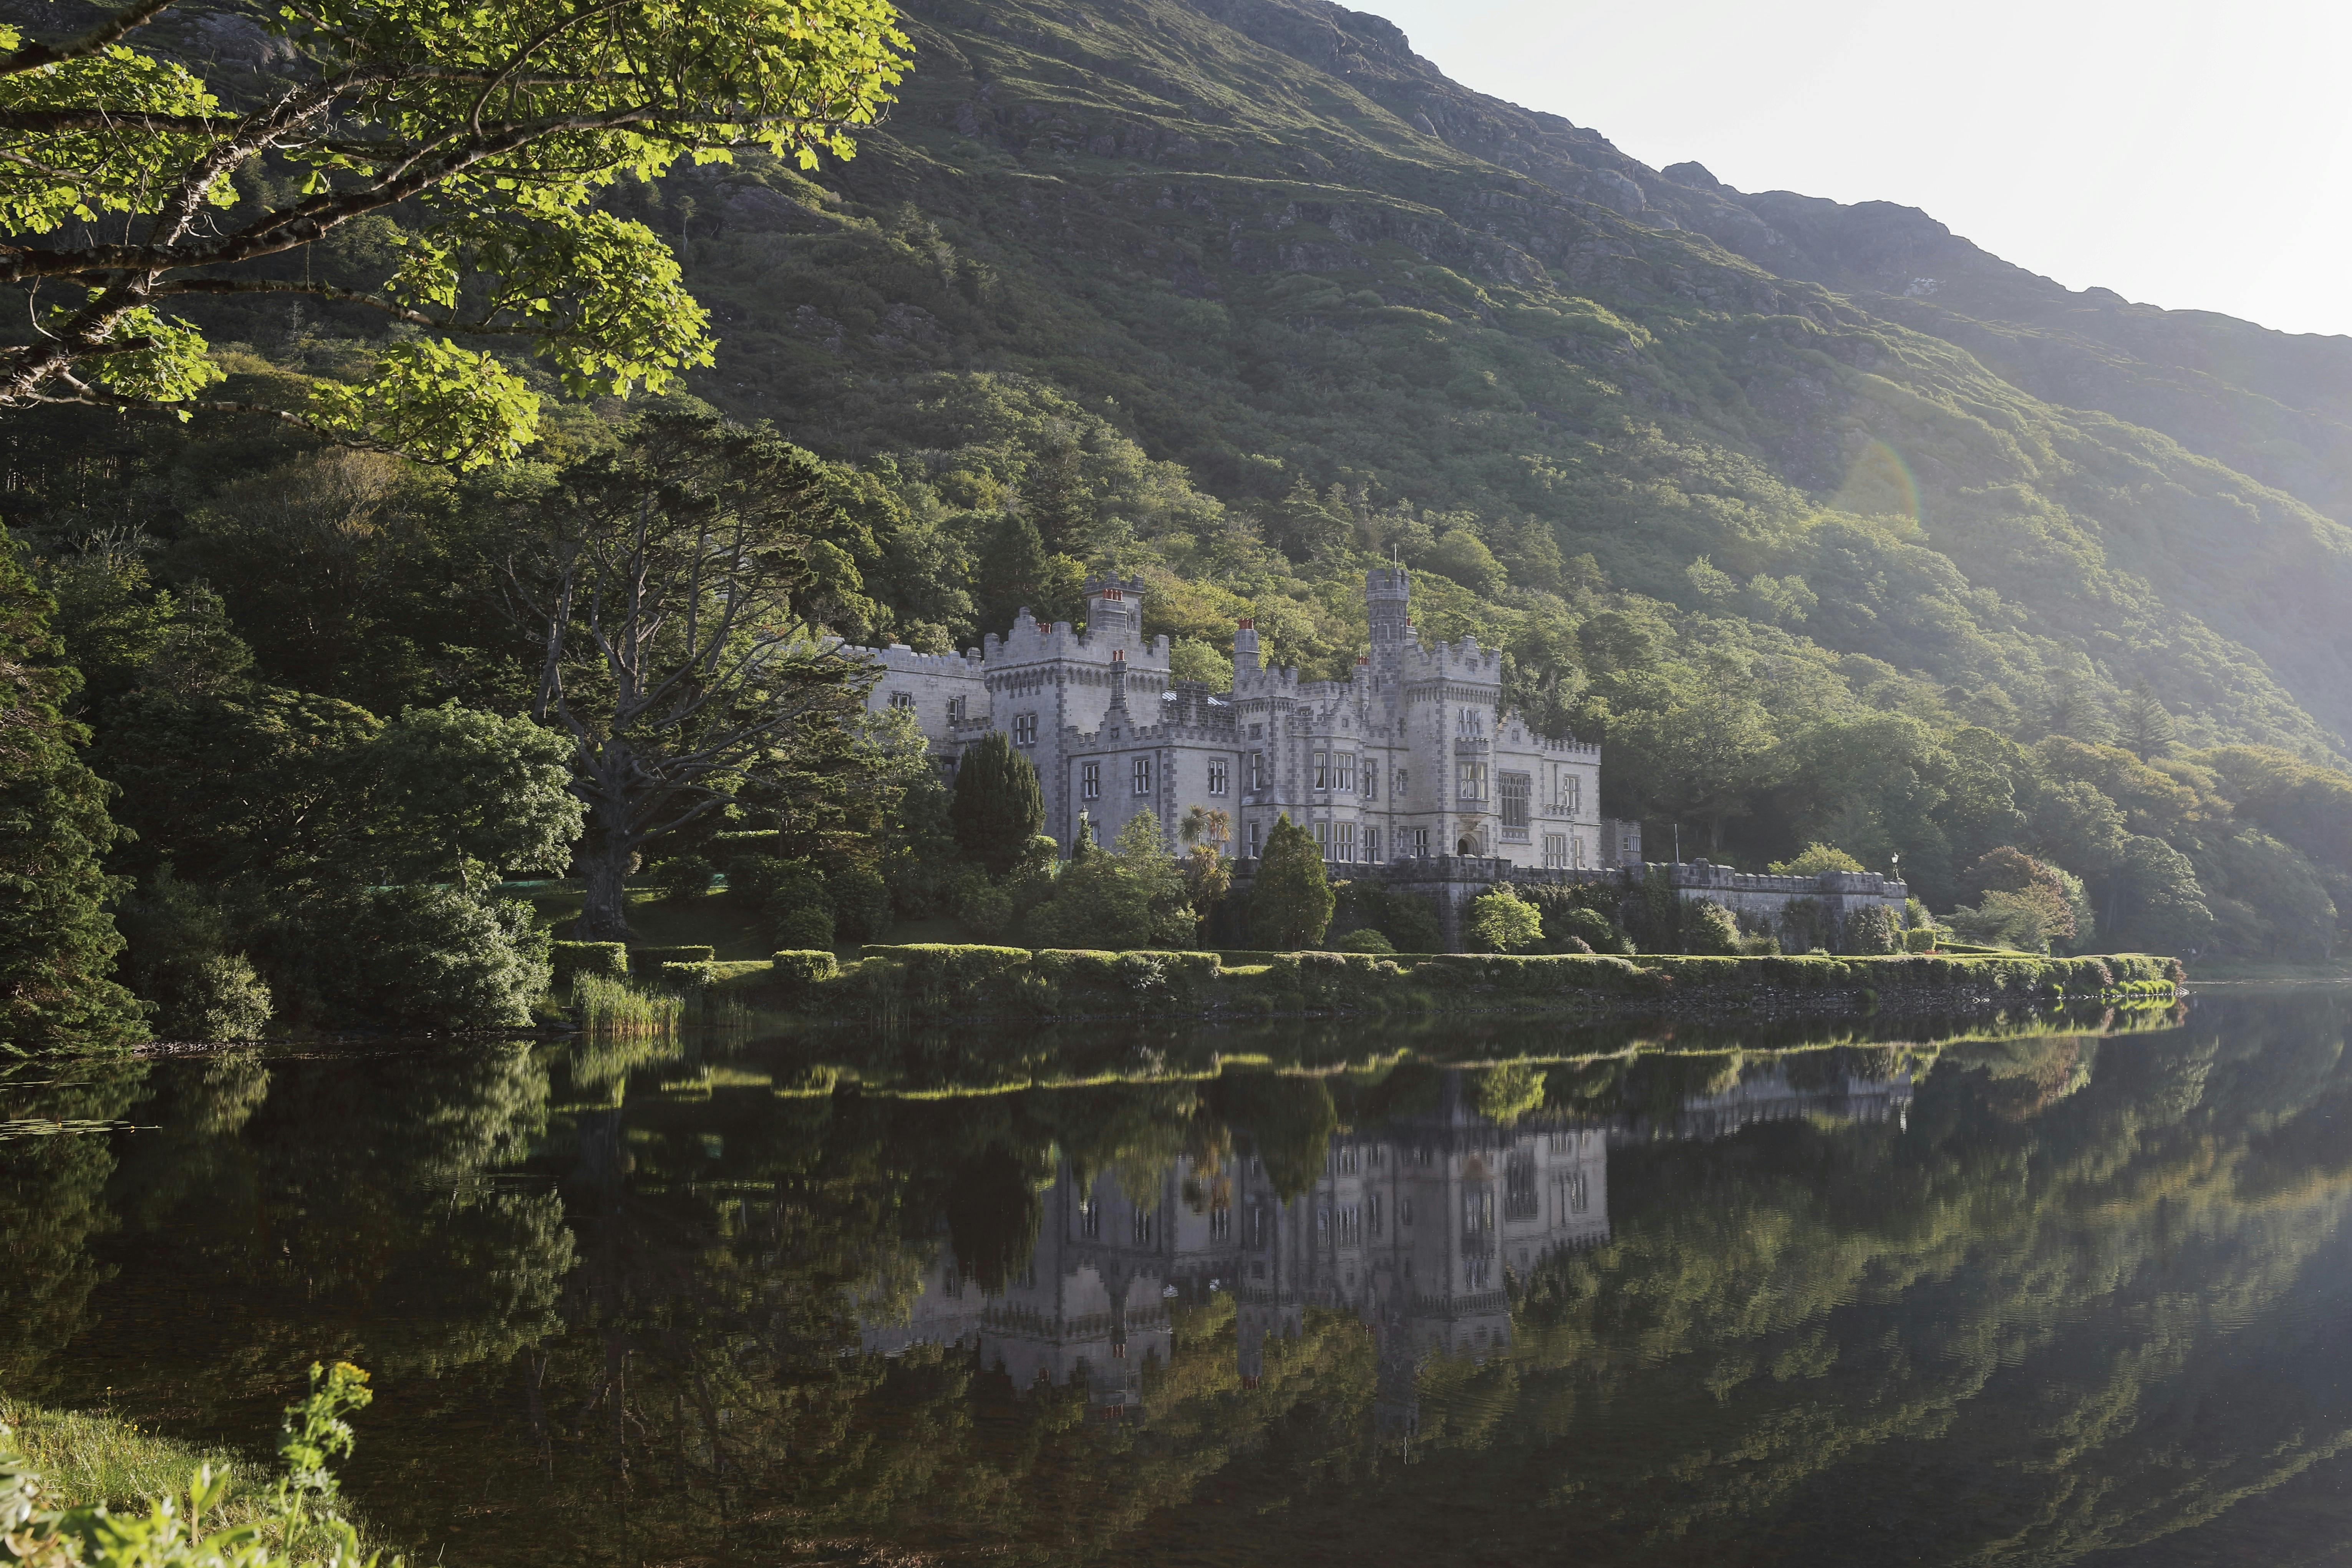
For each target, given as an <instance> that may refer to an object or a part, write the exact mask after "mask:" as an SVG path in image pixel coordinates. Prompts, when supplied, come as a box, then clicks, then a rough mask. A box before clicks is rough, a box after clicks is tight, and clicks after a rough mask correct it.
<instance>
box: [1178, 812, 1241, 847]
mask: <svg viewBox="0 0 2352 1568" xmlns="http://www.w3.org/2000/svg"><path fill="white" fill-rule="evenodd" d="M1233 836H1234V819H1233V818H1232V817H1231V816H1227V815H1226V814H1225V812H1224V810H1223V808H1222V807H1218V806H1209V805H1196V806H1194V807H1193V808H1192V810H1190V811H1188V812H1186V813H1185V814H1184V820H1183V821H1181V822H1180V823H1178V824H1177V825H1176V837H1179V838H1181V839H1182V840H1183V841H1184V842H1185V844H1186V845H1187V846H1191V845H1194V844H1208V845H1212V846H1213V845H1218V844H1223V843H1224V842H1225V841H1226V840H1227V839H1229V838H1231V837H1233Z"/></svg>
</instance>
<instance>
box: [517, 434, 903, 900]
mask: <svg viewBox="0 0 2352 1568" xmlns="http://www.w3.org/2000/svg"><path fill="white" fill-rule="evenodd" d="M519 510H520V519H521V521H520V527H519V529H518V534H517V543H516V545H515V547H514V549H513V551H512V552H511V553H510V554H509V558H508V562H507V567H506V573H505V588H506V602H507V606H508V611H509V614H510V615H511V616H513V617H514V618H515V619H516V620H517V621H518V622H519V623H520V624H521V625H522V626H525V627H526V628H527V629H528V630H529V631H530V633H531V635H532V636H533V637H535V638H537V639H538V640H539V642H540V645H541V648H542V658H541V668H540V679H539V694H538V702H537V716H538V718H539V719H540V721H541V722H542V723H547V724H551V725H554V726H555V727H557V728H558V729H559V730H561V731H563V732H565V733H568V734H569V735H570V736H571V737H572V791H573V793H575V794H576V795H579V796H580V798H581V799H582V800H583V802H584V803H586V805H587V808H588V816H587V824H586V831H585V834H584V836H583V839H582V841H581V846H580V849H579V857H578V858H579V860H580V863H581V869H582V873H583V876H584V877H585V879H586V881H587V889H588V898H587V907H586V910H584V912H583V918H582V921H581V928H580V931H581V935H582V936H583V937H584V938H586V939H588V940H591V941H599V942H619V941H625V940H626V938H627V935H628V915H627V904H626V900H625V895H624V892H623V889H622V884H623V879H624V878H625V877H626V876H627V874H628V869H629V863H630V860H631V858H633V857H634V856H635V854H636V853H637V852H638V850H639V848H640V847H642V846H644V845H645V844H646V842H647V841H648V840H653V839H657V838H659V837H662V836H663V835H665V834H670V833H675V832H677V830H678V829H680V828H682V827H686V826H688V825H690V824H692V823H694V822H696V821H698V819H700V818H702V817H704V816H708V815H709V814H710V813H711V812H713V811H716V810H719V808H721V807H723V806H725V805H728V804H730V802H732V801H733V800H735V799H736V798H737V797H738V795H740V793H741V792H742V790H743V789H744V788H745V787H746V786H747V785H750V784H754V783H756V782H757V781H758V780H759V779H760V777H761V773H762V772H763V771H772V770H774V769H777V768H780V767H782V766H784V765H785V764H787V763H789V761H790V757H789V752H790V751H791V749H792V748H793V746H794V745H795V743H796V741H797V738H798V736H799V734H800V733H801V732H802V731H806V730H808V729H811V728H812V727H814V726H819V725H823V726H838V725H839V724H841V723H842V722H844V721H846V720H847V719H848V718H850V717H851V716H852V715H854V714H856V712H857V711H858V710H860V709H861V708H862V707H863V706H864V702H865V696H866V689H868V688H869V687H870V686H871V685H872V683H873V679H874V676H875V673H876V671H875V669H874V667H873V666H872V665H871V664H869V663H868V662H866V660H865V659H864V658H860V657H858V656H856V655H854V654H852V653H849V652H847V651H846V650H845V648H844V647H842V645H841V644H840V642H839V640H838V639H837V638H834V637H829V636H826V635H824V634H823V633H822V632H821V631H820V630H819V629H818V628H816V627H814V626H812V625H811V623H810V621H809V620H808V618H807V616H805V615H804V614H803V611H802V607H801V606H802V595H804V594H805V593H806V592H807V590H808V589H809V588H810V587H811V585H812V584H813V582H814V580H815V579H817V578H818V577H819V576H820V575H821V568H820V567H819V566H818V565H816V564H813V562H821V561H822V560H823V559H824V556H825V555H826V553H827V548H828V547H827V546H826V544H825V542H824V534H825V533H826V532H827V531H828V530H829V529H831V528H832V527H833V526H834V525H835V523H836V522H837V519H836V518H835V516H834V512H833V502H832V500H830V499H829V495H828V492H827V489H826V486H825V481H824V471H823V469H822V468H820V467H819V466H818V465H817V463H816V462H815V460H814V459H813V458H810V457H809V455H808V454H807V453H805V452H803V451H802V450H800V449H799V448H798V447H793V446H791V445H789V444H788V443H786V442H784V441H782V440H781V439H779V438H778V437H776V436H775V435H774V434H773V433H772V432H770V431H767V430H764V429H752V428H746V427H744V426H735V425H729V424H726V423H723V422H721V421H719V420H718V419H716V418H712V417H709V416H698V415H692V414H679V413H660V414H655V415H651V416H646V418H645V419H644V420H642V421H641V422H640V424H639V426H638V427H637V430H636V432H635V436H634V437H633V438H632V439H631V441H630V442H629V444H628V445H627V446H626V447H625V448H623V449H622V450H621V451H620V452H619V453H617V454H614V456H611V457H608V458H596V459H593V460H590V461H588V462H585V463H583V464H581V465H578V466H577V467H575V468H572V469H571V470H569V471H568V472H567V473H566V474H565V475H564V476H563V477H562V479H561V481H560V482H559V483H558V484H557V485H556V487H555V489H553V490H552V491H551V493H548V494H545V495H541V496H535V497H532V498H530V500H527V501H524V502H521V503H519Z"/></svg>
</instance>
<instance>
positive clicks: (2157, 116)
mask: <svg viewBox="0 0 2352 1568" xmlns="http://www.w3.org/2000/svg"><path fill="white" fill-rule="evenodd" d="M1349 3H1350V4H1352V5H1355V6H1356V7H1357V8H1359V9H1363V10H1369V11H1373V12H1376V13H1378V14H1379V15H1381V16H1386V17H1388V18H1389V19H1390V20H1391V21H1393V22H1395V23H1396V24H1397V25H1398V26H1401V27H1402V28H1403V29H1404V30H1405V33H1406V35H1407V36H1408V37H1411V38H1412V43H1413V47H1414V48H1415V49H1416V50H1417V51H1418V52H1419V53H1420V54H1422V55H1423V56H1424V57H1425V58H1428V59H1430V60H1433V61H1434V62H1435V63H1436V65H1437V66H1438V68H1440V69H1442V70H1444V72H1445V73H1446V74H1447V75H1448V76H1451V77H1452V78H1454V79H1455V80H1456V81H1459V82H1462V83H1464V84H1465V86H1468V87H1471V88H1475V89H1477V90H1479V91H1481V92H1486V93H1491V94H1493V95H1495V96H1496V97H1497V98H1503V99H1507V100H1511V101H1513V102H1515V103H1519V104H1523V105H1525V106H1526V107H1528V108H1529V109H1542V110H1550V111H1551V112H1553V113H1555V114H1560V115H1564V116H1566V117H1567V118H1568V119H1570V120H1571V121H1575V122H1576V123H1577V124H1579V125H1583V126H1590V127H1591V128H1592V129H1593V130H1596V131H1598V132H1601V134H1602V135H1604V136H1607V137H1608V138H1609V139H1610V140H1611V141H1612V142H1615V143H1616V144H1617V146H1618V147H1619V149H1621V150H1622V151H1623V152H1625V153H1629V154H1631V155H1632V156H1633V157H1635V158H1638V159H1640V160H1641V161H1642V162H1643V163H1647V164H1649V165H1650V166H1651V167H1653V168H1661V167H1664V165H1665V164H1668V163H1679V162H1681V161H1682V160H1684V159H1685V158H1696V159H1697V160H1698V161H1699V162H1700V163H1704V164H1706V166H1707V167H1708V168H1709V169H1711V170H1713V171H1714V173H1715V175H1716V177H1717V179H1720V180H1723V181H1725V182H1727V184H1732V185H1735V186H1737V187H1738V188H1739V189H1740V190H1743V191H1769V190H1787V191H1801V192H1802V193H1804V194H1805V195H1815V196H1828V197H1831V198H1832V199H1834V200H1837V201H1842V202H1859V201H1872V200H1878V201H1891V202H1896V203H1900V204H1902V205H1906V206H1915V207H1919V208H1922V209H1923V210H1925V211H1926V212H1927V213H1928V214H1929V215H1930V216H1933V217H1935V218H1937V219H1939V220H1940V221H1941V222H1943V223H1944V224H1945V225H1947V226H1949V227H1950V228H1951V229H1952V231H1953V232H1954V233H1956V234H1959V235H1962V236H1965V237H1967V238H1969V239H1971V240H1974V241H1975V242H1976V243H1977V244H1978V245H1979V246H1981V247H1984V248H1985V249H1987V250H1990V251H1991V252H1992V253H1993V254H1995V255H1997V256H2000V257H2002V258H2005V259H2007V260H2010V261H2013V262H2015V263H2017V264H2018V265H2019V266H2021V267H2024V268H2029V269H2031V270H2032V271H2035V272H2039V273H2042V274H2043V275H2045V276H2047V277H2051V278H2054V279H2057V280H2058V281H2059V282H2061V283H2063V284H2065V285H2066V286H2067V287H2068V288H2070V289H2084V288H2089V287H2091V286H2093V285H2098V286H2102V287H2105V288H2108V289H2114V290H2116V292H2117V293H2119V294H2121V295H2123V296H2124V297H2125V298H2126V299H2130V300H2144V301H2146V302H2147V303H2150V304H2155V305H2162V306H2166V307H2168V308H2171V309H2176V310H2220V311H2222V312H2225V313H2227V314H2229V315H2233V316H2241V317H2244V318H2246V319H2247V320H2250V321H2259V322H2261V323H2262V324H2263V325H2264V326H2269V327H2276V328H2279V329H2280V330H2282V331H2291V332H2341V333H2352V90H2347V88H2352V79H2348V78H2347V73H2352V5H2345V4H2343V3H2342V0H2336V3H2335V4H2325V5H2323V4H2295V3H2293V0H2234V3H2231V4H2226V5H2224V4H2217V3H2215V0H2134V3H2131V4H2121V3H2116V0H1970V3H1969V4H1965V5H1950V4H1946V5H1932V4H1926V3H1924V0H1908V3H1904V4H1896V3H1893V0H1782V3H1780V4H1777V5H1774V4H1759V3H1758V0H1349Z"/></svg>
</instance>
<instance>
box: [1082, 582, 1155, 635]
mask: <svg viewBox="0 0 2352 1568" xmlns="http://www.w3.org/2000/svg"><path fill="white" fill-rule="evenodd" d="M1097 638H1100V639H1107V640H1108V641H1109V642H1110V643H1111V644H1112V646H1114V647H1142V646H1143V579H1142V578H1140V577H1129V579H1127V581H1125V582H1123V583H1122V582H1120V581H1119V580H1118V577H1117V576H1116V575H1113V576H1107V577H1089V578H1088V579H1087V640H1088V641H1090V642H1091V641H1094V640H1096V639H1097Z"/></svg>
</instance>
